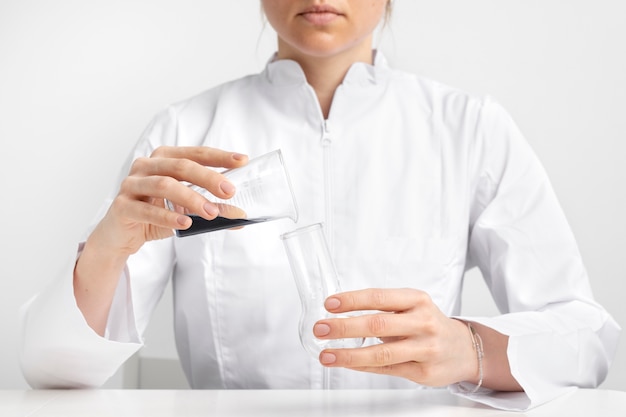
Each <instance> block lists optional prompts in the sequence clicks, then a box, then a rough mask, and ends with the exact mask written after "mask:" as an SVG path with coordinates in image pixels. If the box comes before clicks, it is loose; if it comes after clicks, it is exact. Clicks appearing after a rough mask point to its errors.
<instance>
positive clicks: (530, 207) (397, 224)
mask: <svg viewBox="0 0 626 417" xmlns="http://www.w3.org/2000/svg"><path fill="white" fill-rule="evenodd" d="M161 145H170V146H189V145H192V146H196V145H206V146H211V147H216V148H222V149H226V150H232V151H237V152H241V153H247V154H248V155H250V156H251V157H254V156H257V155H260V154H263V153H266V152H268V151H271V150H274V149H278V148H280V149H282V152H283V154H284V158H285V162H286V164H287V166H288V169H289V170H290V174H291V179H292V182H293V185H294V188H295V194H296V199H297V202H298V205H299V210H300V219H299V221H298V225H294V224H293V223H292V222H291V220H288V219H286V220H279V221H275V222H268V223H264V224H259V225H253V226H249V227H246V228H244V229H242V230H238V231H219V232H214V233H208V234H202V235H197V236H192V237H185V238H168V239H165V240H162V241H158V242H151V243H148V244H146V245H145V246H144V247H143V248H142V249H141V250H140V251H139V252H138V253H137V254H136V255H134V256H132V257H131V259H130V260H129V262H128V265H127V270H126V272H125V274H124V275H123V276H122V277H121V279H120V284H119V286H118V290H117V293H116V297H115V299H114V302H113V306H112V309H111V313H110V317H109V321H108V327H107V331H106V337H105V338H101V337H99V336H97V335H96V334H95V333H94V332H93V331H92V330H91V329H90V328H89V327H88V326H87V325H86V323H85V321H84V319H83V317H82V315H81V313H80V312H79V310H78V309H77V307H76V304H75V301H74V298H73V293H72V267H73V263H74V258H72V259H70V260H69V261H68V267H67V270H66V271H65V273H64V274H63V275H62V276H60V277H59V279H58V280H57V281H55V282H54V285H52V286H50V287H49V288H48V289H46V290H45V291H43V292H42V293H41V294H39V295H38V296H36V297H35V298H34V299H33V300H31V301H30V302H29V303H28V305H27V306H25V308H24V314H23V317H24V318H23V320H24V337H23V340H24V345H23V349H22V352H21V363H22V367H23V370H24V374H25V376H26V378H27V380H28V381H29V383H30V384H31V385H32V386H35V387H60V386H61V387H63V386H72V387H75V386H77V387H87V386H98V385H100V384H102V383H103V382H105V381H106V379H107V378H108V377H110V376H111V375H112V374H113V373H114V372H115V371H116V370H117V368H118V367H119V366H120V365H121V364H122V363H123V362H124V361H125V360H126V359H127V358H128V357H129V356H130V355H132V354H133V353H134V352H136V351H137V350H138V349H140V348H141V346H142V336H141V335H142V334H143V332H144V330H145V329H146V326H147V324H148V321H149V319H150V315H151V313H152V311H153V309H154V308H155V305H156V304H157V302H158V300H159V298H160V296H161V294H162V292H163V289H164V288H165V286H166V284H167V282H168V280H169V279H170V277H171V279H172V280H173V288H174V297H175V300H174V304H175V311H174V314H175V328H176V345H177V348H178V352H179V355H180V358H181V362H182V365H183V368H184V370H185V372H186V375H187V377H188V379H189V382H190V384H191V386H192V387H194V388H210V387H224V388H319V387H321V383H322V368H321V366H320V365H319V363H318V362H317V360H316V359H314V358H311V357H309V355H308V354H307V353H306V352H305V351H304V350H303V348H302V347H301V346H300V344H299V339H298V319H299V315H300V301H299V297H298V293H297V290H296V287H295V284H294V282H293V278H292V275H291V272H290V269H289V265H288V262H287V259H286V255H285V252H284V249H283V247H282V243H281V241H280V239H279V235H280V234H282V233H284V232H286V231H289V230H292V229H294V228H295V227H298V226H303V225H308V224H311V223H317V222H323V223H324V224H325V230H326V234H327V238H328V242H329V245H330V249H331V253H332V256H333V258H334V260H335V262H336V266H337V269H338V273H339V276H340V280H341V282H342V285H343V289H344V290H351V289H360V288H370V287H387V288H397V287H412V288H418V289H421V290H424V291H427V292H428V293H429V294H430V295H431V297H432V298H433V299H434V301H435V302H436V304H437V305H438V306H439V308H440V309H441V310H442V311H443V312H444V313H445V314H448V315H450V316H454V315H458V314H459V313H460V311H461V288H462V283H463V275H464V272H465V271H466V270H467V269H468V268H470V267H472V266H474V265H475V266H478V267H479V268H480V270H481V271H482V273H483V275H484V277H485V280H486V282H487V284H488V285H489V288H490V289H491V292H492V294H493V296H494V298H495V301H496V303H497V305H498V307H499V309H500V310H501V311H502V313H503V315H501V316H498V317H493V318H478V317H471V320H475V321H477V322H480V323H483V324H485V325H487V326H491V327H493V328H495V329H496V330H498V331H500V332H502V333H504V334H507V335H509V336H510V339H509V347H508V355H509V361H510V364H511V371H512V373H513V375H514V376H515V378H516V379H517V380H518V381H519V383H520V384H521V385H522V386H523V387H524V389H525V390H526V391H525V393H515V394H504V393H494V392H491V391H489V390H481V391H479V392H478V393H476V394H474V395H470V396H469V397H471V398H473V399H475V400H477V401H480V402H484V403H486V404H490V405H493V406H495V407H501V408H507V409H526V408H529V407H532V406H535V405H538V404H541V403H542V402H545V401H547V400H549V399H551V398H554V397H555V396H557V395H559V394H561V393H563V392H565V391H567V390H569V389H571V387H573V386H583V387H592V386H596V385H598V384H599V383H600V382H601V381H602V380H603V379H604V377H605V375H606V373H607V369H608V367H609V364H610V361H611V358H612V356H613V354H614V351H615V348H616V344H617V340H618V335H619V331H620V330H619V327H618V325H617V324H616V323H615V321H614V320H613V319H612V318H611V317H610V316H609V315H608V314H607V312H606V311H605V310H604V309H603V308H602V307H601V306H599V305H598V304H597V303H596V302H595V301H594V299H593V297H592V294H591V291H590V287H589V282H588V278H587V274H586V272H585V269H584V266H583V263H582V261H581V258H580V254H579V251H578V249H577V246H576V243H575V241H574V237H573V235H572V232H571V231H570V228H569V226H568V224H567V222H566V220H565V217H564V215H563V213H562V212H561V209H560V207H559V204H558V202H557V199H556V197H555V195H554V193H553V191H552V189H551V187H550V184H549V181H548V179H547V178H546V174H545V172H544V170H543V169H542V167H541V165H540V163H539V162H538V160H537V158H536V157H535V155H534V154H533V152H532V151H531V149H530V147H529V146H528V144H527V143H526V142H525V140H524V139H523V137H522V135H521V134H520V132H519V130H518V129H517V127H516V126H515V124H514V122H513V121H512V120H511V117H509V115H508V114H507V113H506V112H505V110H503V109H502V107H500V106H499V105H498V104H497V103H496V102H494V101H493V100H491V99H489V98H482V97H474V96H472V95H469V94H466V93H464V92H461V91H458V90H455V89H452V88H449V87H447V86H444V85H442V84H439V83H436V82H432V81H430V80H426V79H423V78H420V77H418V76H415V75H411V74H406V73H403V72H399V71H395V70H392V69H390V68H389V67H388V65H387V64H386V63H385V61H384V58H383V57H382V56H381V55H380V54H378V55H377V56H376V62H375V65H373V66H372V65H366V64H355V65H353V66H352V68H351V69H350V71H349V72H348V74H347V75H346V77H345V80H344V82H343V83H342V84H341V85H340V86H339V88H338V89H337V92H336V94H335V97H334V100H333V104H332V109H331V111H330V115H329V117H328V119H327V120H324V118H323V116H322V113H321V111H320V107H319V104H318V102H317V100H316V97H315V94H314V91H313V90H312V88H311V87H310V86H309V85H308V84H307V83H306V80H305V77H304V74H303V72H302V70H301V68H300V67H299V66H298V64H296V63H295V62H293V61H288V60H278V61H272V62H270V63H269V64H268V65H267V68H266V69H265V70H264V71H263V72H262V73H260V74H257V75H252V76H248V77H245V78H242V79H239V80H236V81H233V82H230V83H227V84H224V85H221V86H218V87H216V88H213V89H211V90H208V91H206V92H204V93H202V94H199V95H197V96H195V97H193V98H191V99H188V100H186V101H184V102H181V103H178V104H175V105H173V106H171V107H169V108H168V109H167V110H166V111H164V112H163V113H161V114H159V115H158V116H157V117H156V118H155V119H154V121H153V122H152V124H151V125H150V126H149V127H148V128H147V130H146V132H145V134H144V135H143V137H142V138H141V140H140V141H139V142H138V144H137V146H136V149H135V150H134V152H133V154H132V157H131V159H134V158H136V157H138V156H146V155H149V154H150V153H151V152H152V151H153V150H154V149H155V148H157V147H158V146H161ZM109 203H110V201H109V202H107V203H106V204H105V205H104V208H106V207H107V206H108V204H109ZM486 355H489V352H486ZM331 387H332V388H387V387H389V388H413V387H416V384H414V383H412V382H410V381H407V380H403V379H400V378H393V377H385V376H380V375H374V374H367V373H360V372H353V371H348V370H342V369H333V370H332V371H331ZM450 389H451V390H452V391H454V392H459V391H460V390H459V387H458V386H453V387H450ZM459 393H460V392H459ZM461 395H463V394H461Z"/></svg>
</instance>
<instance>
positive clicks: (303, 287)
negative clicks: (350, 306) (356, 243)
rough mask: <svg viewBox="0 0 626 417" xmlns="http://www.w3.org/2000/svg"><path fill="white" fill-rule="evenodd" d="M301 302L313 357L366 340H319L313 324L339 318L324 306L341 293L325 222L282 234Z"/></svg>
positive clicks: (303, 335)
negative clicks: (325, 232)
mask: <svg viewBox="0 0 626 417" xmlns="http://www.w3.org/2000/svg"><path fill="white" fill-rule="evenodd" d="M281 238H282V240H283V244H284V245H285V251H286V252H287V257H288V259H289V264H290V265H291V270H292V272H293V277H294V279H295V281H296V286H297V287H298V293H299V294H300V301H301V302H302V315H301V316H300V329H299V330H300V341H301V342H302V346H304V349H306V350H307V351H308V352H309V353H310V354H311V355H313V356H314V357H316V358H317V357H318V356H319V354H320V352H321V351H322V350H324V349H327V348H357V347H360V346H362V345H363V341H364V339H362V338H358V339H333V340H326V339H318V338H317V337H315V336H314V335H313V326H314V325H315V323H316V322H317V321H318V320H322V319H324V318H331V317H338V316H337V315H334V314H331V313H329V312H328V311H327V310H326V309H325V308H324V301H325V300H326V298H327V297H329V296H330V295H333V294H337V293H339V292H341V287H340V285H339V279H338V275H337V272H336V270H335V265H334V264H333V260H332V258H331V256H330V251H329V250H328V245H327V244H326V239H325V237H324V231H323V227H322V224H320V223H317V224H313V225H310V226H306V227H303V228H300V229H296V230H294V231H292V232H289V233H285V234H284V235H282V236H281Z"/></svg>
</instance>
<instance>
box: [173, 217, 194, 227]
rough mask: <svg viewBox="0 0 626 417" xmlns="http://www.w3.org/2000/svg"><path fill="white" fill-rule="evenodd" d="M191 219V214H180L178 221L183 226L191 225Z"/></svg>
mask: <svg viewBox="0 0 626 417" xmlns="http://www.w3.org/2000/svg"><path fill="white" fill-rule="evenodd" d="M189 220H191V219H190V218H189V216H178V218H177V219H176V222H177V223H178V224H180V225H181V226H183V227H187V226H188V225H189Z"/></svg>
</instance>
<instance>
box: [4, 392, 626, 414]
mask: <svg viewBox="0 0 626 417" xmlns="http://www.w3.org/2000/svg"><path fill="white" fill-rule="evenodd" d="M507 415H511V416H535V417H537V416H568V417H577V416H581V417H582V416H585V417H588V416H603V417H604V416H609V417H610V416H620V417H622V416H624V415H626V392H620V391H606V390H577V391H575V392H573V393H571V394H567V395H565V396H563V397H561V398H558V399H556V400H554V401H552V402H550V403H548V404H545V405H543V406H540V407H537V408H535V409H533V410H530V411H528V412H526V413H514V412H511V413H509V412H504V411H500V410H495V409H492V408H489V407H485V406H482V405H479V404H475V403H473V402H470V401H467V400H464V399H461V398H458V397H456V396H454V395H452V394H450V393H448V392H447V391H446V390H358V391H352V390H351V391H341V390H338V391H321V390H310V391H301V390H263V391H255V390H180V391H178V390H104V389H103V390H74V391H63V390H59V391H43V390H42V391H37V390H35V391H0V416H2V417H12V416H28V417H42V416H48V417H50V416H63V417H74V416H89V417H105V416H106V417H109V416H111V417H118V416H123V417H143V416H150V417H169V416H177V417H187V416H255V417H263V416H272V417H281V416H285V417H287V416H289V417H295V416H298V417H300V416H303V417H313V416H338V417H339V416H340V417H350V416H411V417H414V416H420V417H429V416H446V417H455V416H464V417H466V416H467V417H471V416H507Z"/></svg>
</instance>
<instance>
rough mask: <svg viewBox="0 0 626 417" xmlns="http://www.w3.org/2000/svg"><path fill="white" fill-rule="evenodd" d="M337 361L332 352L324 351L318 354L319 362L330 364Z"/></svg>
mask: <svg viewBox="0 0 626 417" xmlns="http://www.w3.org/2000/svg"><path fill="white" fill-rule="evenodd" d="M336 361H337V357H336V356H335V355H333V354H332V353H328V352H324V353H322V354H321V355H320V362H321V363H322V364H324V365H332V364H333V363H335V362H336Z"/></svg>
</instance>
